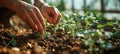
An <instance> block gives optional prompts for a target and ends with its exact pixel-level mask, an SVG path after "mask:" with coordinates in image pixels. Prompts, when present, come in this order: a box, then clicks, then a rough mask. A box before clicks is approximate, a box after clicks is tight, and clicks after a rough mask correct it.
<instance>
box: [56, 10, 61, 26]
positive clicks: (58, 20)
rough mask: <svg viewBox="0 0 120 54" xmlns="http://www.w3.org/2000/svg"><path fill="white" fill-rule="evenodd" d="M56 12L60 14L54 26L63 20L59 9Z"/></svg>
mask: <svg viewBox="0 0 120 54" xmlns="http://www.w3.org/2000/svg"><path fill="white" fill-rule="evenodd" d="M56 12H57V14H58V17H57V18H56V19H55V22H54V24H58V23H59V22H60V19H61V16H62V15H61V13H60V12H59V11H58V9H56Z"/></svg>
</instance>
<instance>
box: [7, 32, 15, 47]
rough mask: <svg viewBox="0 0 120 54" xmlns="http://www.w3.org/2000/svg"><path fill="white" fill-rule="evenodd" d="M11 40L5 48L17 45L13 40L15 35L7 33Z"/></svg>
mask: <svg viewBox="0 0 120 54" xmlns="http://www.w3.org/2000/svg"><path fill="white" fill-rule="evenodd" d="M8 34H9V36H10V37H12V39H11V40H10V41H9V42H8V43H7V45H6V46H5V47H8V46H9V45H12V46H15V45H16V44H17V41H16V40H15V34H11V33H8Z"/></svg>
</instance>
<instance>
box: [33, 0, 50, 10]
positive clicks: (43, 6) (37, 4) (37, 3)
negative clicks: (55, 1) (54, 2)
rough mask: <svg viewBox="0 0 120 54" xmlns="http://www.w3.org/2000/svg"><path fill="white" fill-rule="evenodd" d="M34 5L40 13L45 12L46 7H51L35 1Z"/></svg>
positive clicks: (39, 0) (41, 0) (41, 1)
mask: <svg viewBox="0 0 120 54" xmlns="http://www.w3.org/2000/svg"><path fill="white" fill-rule="evenodd" d="M34 5H35V6H37V7H38V8H39V9H40V11H43V10H45V8H46V7H50V6H49V5H48V3H45V2H44V1H43V0H35V3H34Z"/></svg>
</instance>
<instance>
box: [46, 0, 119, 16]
mask: <svg viewBox="0 0 120 54" xmlns="http://www.w3.org/2000/svg"><path fill="white" fill-rule="evenodd" d="M45 2H47V3H49V4H50V5H53V6H56V7H57V8H58V9H59V10H60V11H64V12H66V13H76V12H78V13H79V14H80V15H84V13H85V12H88V11H92V12H94V11H97V12H100V13H102V14H103V16H104V17H106V18H120V0H45Z"/></svg>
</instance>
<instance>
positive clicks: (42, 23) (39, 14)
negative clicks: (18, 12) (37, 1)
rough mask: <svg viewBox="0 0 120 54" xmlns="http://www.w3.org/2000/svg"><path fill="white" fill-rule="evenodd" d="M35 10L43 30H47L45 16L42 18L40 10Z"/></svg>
mask: <svg viewBox="0 0 120 54" xmlns="http://www.w3.org/2000/svg"><path fill="white" fill-rule="evenodd" d="M34 10H35V13H36V15H37V16H38V20H39V21H40V23H41V25H42V27H43V29H44V30H46V28H45V27H46V25H45V23H44V21H43V16H42V14H41V12H40V11H38V10H39V9H38V8H36V9H34Z"/></svg>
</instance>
